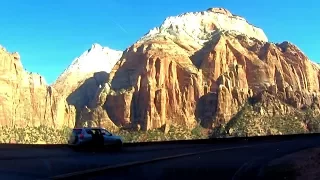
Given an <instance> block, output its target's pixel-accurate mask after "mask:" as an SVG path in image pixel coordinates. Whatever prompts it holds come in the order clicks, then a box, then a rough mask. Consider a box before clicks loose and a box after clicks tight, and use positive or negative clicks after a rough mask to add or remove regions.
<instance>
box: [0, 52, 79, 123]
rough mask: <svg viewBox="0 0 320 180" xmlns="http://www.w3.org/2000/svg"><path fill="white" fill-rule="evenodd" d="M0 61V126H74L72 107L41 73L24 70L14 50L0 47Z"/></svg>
mask: <svg viewBox="0 0 320 180" xmlns="http://www.w3.org/2000/svg"><path fill="white" fill-rule="evenodd" d="M0 63H1V64H0V84H1V85H0V86H1V88H0V99H1V101H0V125H1V126H16V127H25V126H40V125H43V126H49V127H57V128H58V127H64V126H68V127H73V126H74V123H75V109H74V107H72V106H69V105H68V104H67V103H66V100H65V97H63V96H61V95H59V94H58V93H57V92H56V90H55V89H54V88H52V87H50V86H48V85H47V84H46V81H45V79H44V78H43V77H42V76H40V75H39V74H35V73H30V72H27V71H25V70H24V68H23V66H22V63H21V61H20V56H19V54H18V53H9V52H7V51H6V49H5V48H3V47H0Z"/></svg>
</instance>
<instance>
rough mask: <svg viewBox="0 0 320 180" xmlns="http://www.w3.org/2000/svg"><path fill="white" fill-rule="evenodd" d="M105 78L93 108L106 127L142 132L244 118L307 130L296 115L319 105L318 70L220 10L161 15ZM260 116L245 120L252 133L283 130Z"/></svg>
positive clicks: (228, 122) (286, 44) (297, 51)
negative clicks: (103, 117)
mask: <svg viewBox="0 0 320 180" xmlns="http://www.w3.org/2000/svg"><path fill="white" fill-rule="evenodd" d="M107 79H108V82H109V84H111V87H112V90H111V91H109V92H108V93H106V94H105V95H104V97H105V96H106V98H104V99H103V101H101V99H99V103H97V104H99V105H97V106H98V107H99V108H100V109H102V110H104V111H105V112H106V113H107V115H108V117H109V118H110V120H112V121H113V122H114V124H116V125H118V126H122V127H128V128H133V127H134V128H138V129H140V128H141V129H142V130H149V129H155V128H160V127H163V126H166V125H170V124H180V125H183V126H186V127H189V128H192V127H194V126H195V125H196V124H197V123H200V124H201V126H203V127H206V128H212V127H221V126H223V127H228V128H229V129H228V130H230V129H233V130H234V129H237V128H238V126H236V125H237V124H239V123H240V120H239V118H240V117H246V116H247V115H248V116H249V115H252V116H250V117H261V118H262V117H264V118H265V119H268V120H272V122H278V121H277V120H276V117H277V118H278V117H280V118H281V117H289V115H293V116H292V117H294V119H293V121H295V122H294V123H291V124H294V125H296V126H297V127H298V129H299V131H308V129H307V126H308V124H307V123H308V122H306V121H304V120H302V119H298V118H299V117H300V116H298V115H297V113H298V114H299V113H304V112H303V110H304V109H306V108H308V107H312V108H316V109H317V108H318V107H319V103H318V98H319V66H318V65H316V64H315V63H313V62H311V61H310V60H309V59H308V58H307V56H306V55H305V54H304V53H303V52H302V51H301V50H300V49H299V48H298V47H297V46H295V45H293V44H292V43H290V42H287V41H285V42H282V43H277V44H275V43H271V42H268V39H267V37H266V35H265V34H264V32H263V30H262V29H260V28H258V27H255V26H253V25H251V24H249V23H248V22H247V21H246V20H245V19H244V18H243V17H240V16H236V15H233V14H232V13H231V12H229V11H228V10H226V9H223V8H210V9H208V10H206V11H202V12H194V13H184V14H181V15H178V16H174V17H168V18H166V19H165V21H164V22H163V23H162V24H161V25H160V26H159V27H156V28H154V29H152V30H150V31H149V32H148V33H147V34H146V35H144V36H143V37H142V38H140V39H139V40H138V41H137V42H136V43H134V44H133V45H132V46H131V47H130V48H128V49H126V50H125V51H124V53H123V55H122V57H121V59H120V60H119V61H118V62H117V63H116V65H115V66H114V68H113V69H112V71H111V72H110V76H109V77H108V78H107ZM104 100H105V101H104ZM268 102H269V103H270V104H268ZM248 109H250V112H249V110H248ZM244 112H246V113H247V115H246V114H243V113H244ZM80 114H81V113H80ZM237 117H239V118H238V119H237ZM271 117H272V118H271ZM261 118H258V119H254V118H253V120H252V121H254V122H246V123H248V124H247V125H248V127H249V126H250V125H251V124H253V125H252V126H254V124H259V127H257V129H259V128H260V130H259V134H267V133H268V132H267V131H268V130H270V129H272V128H273V129H276V130H275V131H276V132H277V133H281V131H284V130H282V129H281V128H283V125H281V123H280V125H279V123H278V125H279V126H281V127H278V125H275V126H272V122H270V123H269V124H268V125H265V124H264V122H263V121H264V120H263V118H262V119H261ZM240 119H241V118H240ZM241 122H242V121H241ZM279 122H280V121H279ZM287 122H289V121H287ZM250 123H251V124H250ZM240 124H241V123H240ZM282 124H288V123H282ZM241 127H242V129H241V131H242V133H244V132H247V131H249V130H248V129H246V128H247V127H246V125H243V126H241ZM277 128H278V129H277ZM286 128H290V123H289V126H287V127H286ZM238 130H239V129H238ZM239 131H240V130H239ZM257 131H258V130H257ZM292 131H293V130H292ZM255 133H257V132H255Z"/></svg>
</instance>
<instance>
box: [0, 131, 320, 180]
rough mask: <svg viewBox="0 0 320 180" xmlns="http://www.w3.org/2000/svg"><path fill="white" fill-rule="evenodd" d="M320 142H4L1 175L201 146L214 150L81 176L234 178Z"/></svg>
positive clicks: (41, 175)
mask: <svg viewBox="0 0 320 180" xmlns="http://www.w3.org/2000/svg"><path fill="white" fill-rule="evenodd" d="M319 145H320V138H319V137H310V138H308V139H307V138H299V139H296V140H291V141H281V142H276V141H274V142H270V141H269V142H260V143H257V142H255V143H242V144H241V143H234V144H232V143H230V144H219V145H218V144H216V145H214V144H211V145H157V146H153V147H135V148H126V149H124V151H123V152H98V153H92V152H73V151H72V150H70V149H68V148H65V149H54V148H53V149H40V148H33V149H28V148H25V149H1V147H0V179H25V180H27V179H49V178H50V177H54V176H59V175H63V174H68V173H72V172H84V170H87V169H94V168H101V167H106V166H113V165H120V164H123V163H130V162H136V161H146V160H152V159H155V158H162V157H168V156H175V155H181V154H185V153H196V152H200V151H211V152H207V153H202V154H198V155H191V156H186V157H180V158H176V159H168V160H161V161H156V162H153V163H147V164H141V165H134V166H131V167H129V168H128V167H127V168H118V169H114V170H109V171H105V172H103V173H95V174H90V175H85V174H81V175H80V176H78V177H76V179H127V178H128V179H129V178H130V179H133V178H134V179H136V178H138V179H139V180H141V179H173V178H174V179H177V178H179V179H180V178H181V179H182V178H183V179H195V178H200V176H203V177H205V178H206V179H207V178H208V177H211V178H210V179H232V177H233V176H234V174H235V173H236V172H246V171H248V172H249V171H250V170H252V166H253V165H256V164H263V162H266V161H268V160H271V159H272V158H275V157H277V156H281V155H284V154H286V153H291V152H294V151H298V150H301V149H304V148H309V147H315V146H319ZM254 167H255V166H254ZM239 169H240V170H239ZM240 174H241V173H240ZM60 177H63V176H60ZM65 177H67V176H65Z"/></svg>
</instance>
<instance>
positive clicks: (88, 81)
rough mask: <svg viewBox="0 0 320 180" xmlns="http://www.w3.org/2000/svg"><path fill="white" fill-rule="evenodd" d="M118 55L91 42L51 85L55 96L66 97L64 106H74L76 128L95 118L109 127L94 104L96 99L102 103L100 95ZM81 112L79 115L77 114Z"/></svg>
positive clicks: (107, 85)
mask: <svg viewBox="0 0 320 180" xmlns="http://www.w3.org/2000/svg"><path fill="white" fill-rule="evenodd" d="M121 56H122V51H116V50H113V49H110V48H108V47H102V46H101V45H99V44H97V43H95V44H93V45H92V46H91V48H90V49H89V50H87V51H85V52H84V53H83V54H82V55H81V56H79V57H77V58H76V59H75V60H74V61H73V62H72V64H71V65H70V66H69V67H68V68H67V69H66V70H65V71H64V72H63V73H62V74H61V75H60V76H59V78H58V79H57V80H56V81H55V82H54V84H53V87H54V88H55V89H57V91H58V92H59V94H62V95H66V96H67V99H66V100H67V102H68V104H69V105H73V106H75V108H76V111H77V116H76V119H77V120H78V124H79V125H80V126H81V125H83V123H86V122H88V121H89V123H91V122H92V121H94V120H95V119H100V120H101V121H102V122H103V123H106V122H108V125H109V126H112V125H113V123H112V122H111V121H110V119H109V117H108V115H107V114H106V112H104V111H103V110H102V109H101V108H98V106H97V105H99V101H100V100H99V99H100V98H102V101H105V97H101V96H100V94H101V93H102V92H107V91H109V89H110V85H109V84H108V83H107V81H108V78H109V73H110V71H111V69H112V68H113V67H114V65H115V64H116V63H117V62H118V61H119V59H120V58H121ZM96 108H97V109H96ZM81 111H82V112H83V113H82V114H81V115H80V112H81ZM82 120H83V122H82Z"/></svg>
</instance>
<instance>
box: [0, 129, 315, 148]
mask: <svg viewBox="0 0 320 180" xmlns="http://www.w3.org/2000/svg"><path fill="white" fill-rule="evenodd" d="M317 136H319V137H320V133H306V134H287V135H270V136H252V137H228V138H210V139H193V140H173V141H149V142H134V143H124V144H123V146H124V147H137V146H154V145H170V144H217V143H219V144H220V143H242V142H257V141H268V140H272V141H274V140H279V141H281V140H290V139H296V138H310V137H317ZM66 147H67V145H66V144H0V149H3V148H8V149H10V148H49V149H50V148H66Z"/></svg>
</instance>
